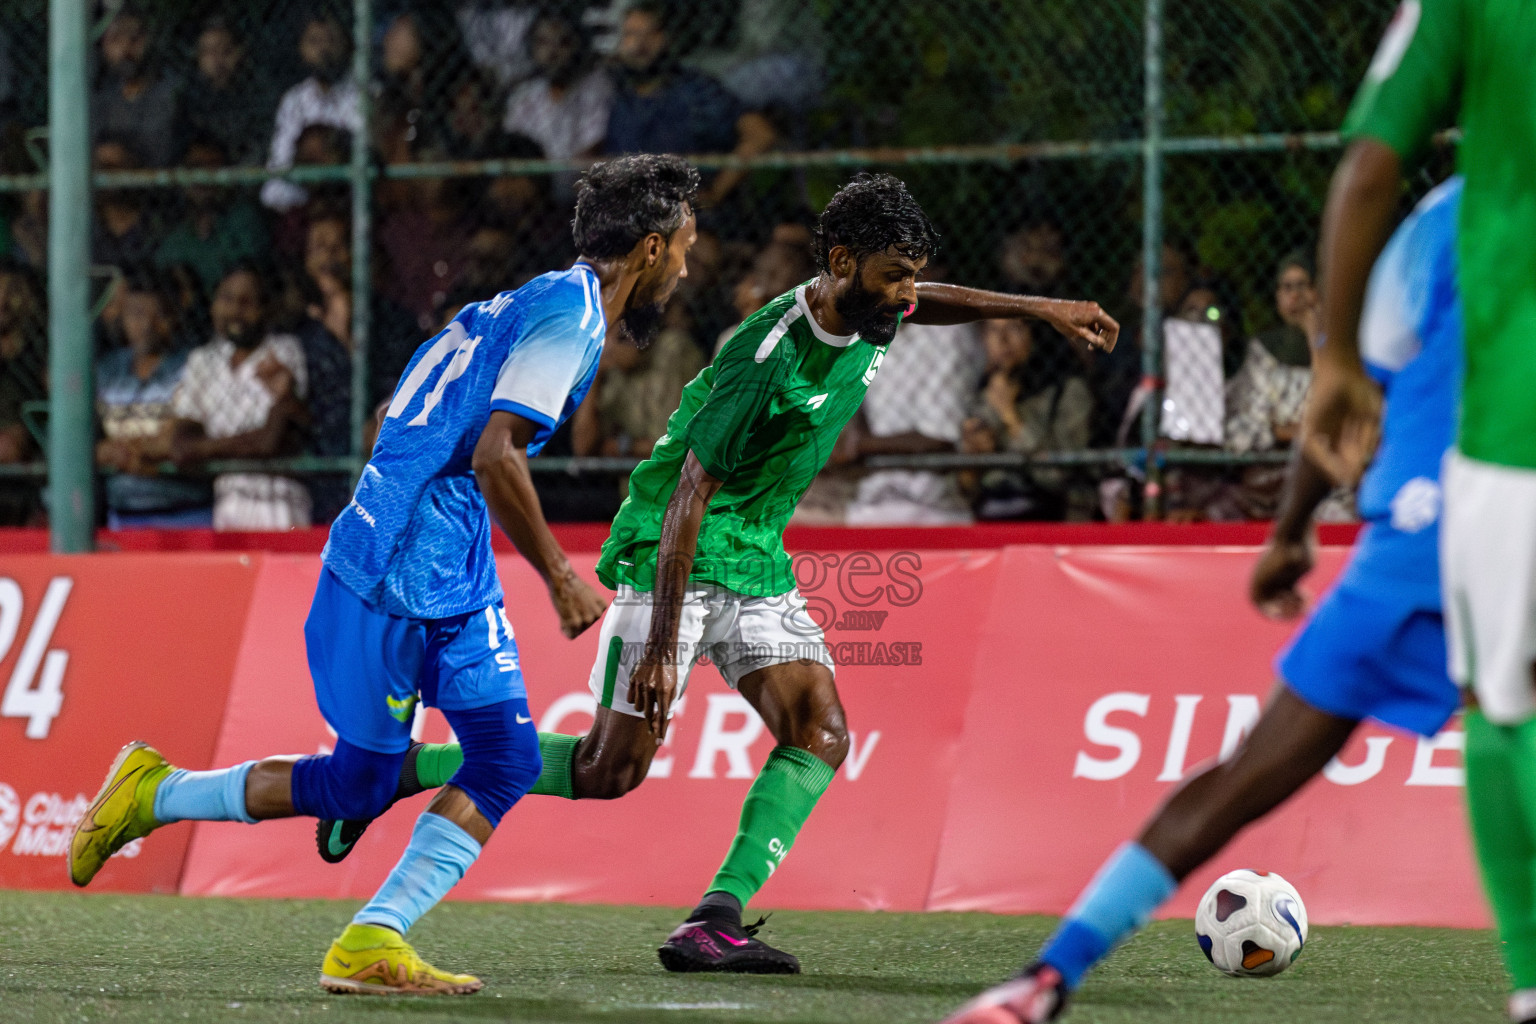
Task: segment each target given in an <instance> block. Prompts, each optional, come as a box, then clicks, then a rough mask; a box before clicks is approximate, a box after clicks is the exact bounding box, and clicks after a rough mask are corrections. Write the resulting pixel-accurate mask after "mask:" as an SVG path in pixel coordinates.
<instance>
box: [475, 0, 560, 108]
mask: <svg viewBox="0 0 1536 1024" xmlns="http://www.w3.org/2000/svg"><path fill="white" fill-rule="evenodd" d="M454 16H455V17H456V18H457V19H458V23H459V29H460V35H461V36H462V38H463V40H464V45H465V46H466V47H467V48H468V49H469V59H470V60H472V61H474V63H475V67H477V68H478V69H480V70H481V71H482V72H484V73H486V74H488V75H490V76H491V77H492V78H493V79H494V80H495V82H496V84H497V86H498V88H499V89H501V90H506V89H509V88H511V87H512V86H515V85H516V84H517V83H518V82H521V81H522V80H523V79H525V78H527V77H528V76H529V75H531V74H533V60H532V58H531V57H530V56H529V54H528V50H529V47H528V30H529V29H531V28H532V27H533V22H534V19H535V18H537V17H538V16H539V8H538V7H537V6H535V5H534V4H532V3H516V2H511V3H503V2H496V3H487V2H485V0H467V2H464V3H461V4H459V5H458V6H457V7H456V8H455V10H454Z"/></svg>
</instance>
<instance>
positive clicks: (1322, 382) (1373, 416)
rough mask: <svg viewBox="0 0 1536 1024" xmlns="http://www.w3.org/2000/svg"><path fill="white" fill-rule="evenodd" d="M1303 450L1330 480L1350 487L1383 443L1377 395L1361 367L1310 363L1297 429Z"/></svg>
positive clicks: (1321, 362) (1379, 394)
mask: <svg viewBox="0 0 1536 1024" xmlns="http://www.w3.org/2000/svg"><path fill="white" fill-rule="evenodd" d="M1301 433H1302V441H1301V444H1302V450H1303V451H1304V452H1305V453H1306V456H1307V458H1309V459H1311V460H1312V462H1313V464H1314V465H1316V466H1317V468H1318V469H1320V470H1322V471H1323V472H1324V473H1326V474H1327V475H1328V479H1330V480H1332V481H1333V482H1334V483H1335V484H1337V485H1339V486H1341V487H1353V486H1354V485H1355V484H1356V483H1358V482H1359V480H1360V475H1361V474H1362V473H1364V472H1365V467H1366V466H1368V465H1370V462H1371V458H1372V457H1373V456H1374V455H1375V454H1376V442H1377V441H1378V440H1380V438H1381V389H1380V388H1379V387H1377V385H1376V382H1375V381H1373V380H1371V378H1370V376H1369V375H1368V374H1367V373H1366V372H1365V367H1363V366H1359V365H1356V366H1352V367H1351V366H1347V365H1344V366H1341V365H1338V364H1336V363H1335V362H1334V361H1333V360H1331V359H1326V358H1319V359H1317V360H1315V361H1314V367H1313V371H1312V388H1311V391H1310V392H1309V394H1308V395H1307V408H1306V412H1305V413H1303V415H1302V423H1301Z"/></svg>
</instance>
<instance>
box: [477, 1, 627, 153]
mask: <svg viewBox="0 0 1536 1024" xmlns="http://www.w3.org/2000/svg"><path fill="white" fill-rule="evenodd" d="M529 52H530V54H531V55H532V57H533V64H534V67H535V68H536V69H537V75H536V76H535V77H534V78H532V79H530V80H529V81H527V82H524V83H523V84H522V85H520V86H518V87H517V88H516V89H515V90H514V91H513V93H512V95H511V96H510V97H509V98H508V99H507V116H506V120H505V121H504V122H503V124H502V127H504V128H505V129H506V130H507V131H509V132H518V133H520V134H523V135H526V136H528V137H529V138H530V139H533V140H534V141H535V142H537V143H538V144H539V145H540V146H542V147H543V148H544V155H545V156H547V157H548V158H549V159H551V160H568V159H570V158H571V157H577V156H594V155H596V154H597V153H598V152H599V150H600V148H601V146H602V142H603V138H604V136H605V135H606V134H607V132H608V111H609V109H610V108H611V107H612V106H613V83H612V82H611V81H610V80H609V78H608V75H607V73H606V72H604V71H603V70H602V69H601V68H598V67H596V66H595V65H594V61H593V59H592V50H591V47H590V46H589V45H588V42H587V38H586V35H585V33H584V32H583V31H582V28H581V25H580V24H579V23H578V22H577V21H576V20H575V19H574V18H572V17H570V16H568V15H565V14H561V13H557V12H554V11H547V12H544V13H542V14H540V15H539V18H538V20H537V21H535V22H534V24H533V31H532V32H531V33H530V34H529Z"/></svg>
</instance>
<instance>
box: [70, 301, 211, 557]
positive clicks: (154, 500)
mask: <svg viewBox="0 0 1536 1024" xmlns="http://www.w3.org/2000/svg"><path fill="white" fill-rule="evenodd" d="M120 301H121V303H122V322H123V336H124V337H125V338H126V339H127V342H128V344H127V347H125V348H119V349H114V350H113V351H111V352H108V353H107V354H106V355H104V356H102V357H101V358H100V359H98V360H97V362H96V414H97V416H99V417H100V419H101V432H102V439H101V441H99V442H97V445H96V465H97V466H98V467H100V468H101V469H104V470H110V471H112V473H113V474H114V475H112V476H108V477H107V480H106V499H107V525H108V526H109V527H111V528H112V529H114V530H123V529H134V528H145V527H155V528H161V529H180V528H192V527H208V526H212V525H213V508H212V502H213V495H212V493H211V492H210V490H209V488H208V485H207V484H206V483H204V482H200V481H194V480H178V479H176V478H174V477H167V476H162V475H161V474H160V473H159V467H160V464H161V463H162V462H163V461H165V460H166V459H168V458H170V454H171V451H170V436H171V429H170V428H171V422H172V415H171V399H172V398H173V396H174V395H175V394H176V388H177V386H178V385H179V384H180V383H181V375H182V371H183V370H184V369H185V368H186V365H187V353H186V352H185V351H184V350H177V349H174V348H173V344H174V339H175V335H176V330H175V321H174V310H175V300H174V299H173V298H172V297H171V295H170V294H169V292H168V291H167V290H166V287H165V285H164V284H163V283H162V282H161V281H160V280H158V279H156V278H155V277H153V276H151V275H149V274H146V273H144V272H142V271H141V272H138V273H133V274H130V275H128V277H127V278H126V279H125V280H124V282H123V285H122V295H121V299H120Z"/></svg>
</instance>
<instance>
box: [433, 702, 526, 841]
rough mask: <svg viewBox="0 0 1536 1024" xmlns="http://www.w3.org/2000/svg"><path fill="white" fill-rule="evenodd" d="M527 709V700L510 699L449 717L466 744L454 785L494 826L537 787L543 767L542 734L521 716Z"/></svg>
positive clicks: (462, 742) (455, 774)
mask: <svg viewBox="0 0 1536 1024" xmlns="http://www.w3.org/2000/svg"><path fill="white" fill-rule="evenodd" d="M526 710H527V704H526V703H525V702H523V701H507V702H505V704H497V705H493V706H491V707H489V708H476V709H474V710H472V711H459V712H455V713H453V714H451V715H450V716H449V723H450V724H451V725H452V726H453V729H454V732H455V733H457V734H458V737H459V744H460V745H461V746H462V747H463V749H464V763H463V764H461V765H460V766H459V770H458V771H457V772H455V773H454V776H453V778H452V779H450V780H449V784H450V785H453V786H455V787H457V788H458V789H460V790H463V791H464V793H465V794H466V795H467V796H468V797H469V798H470V799H471V800H472V801H474V804H475V809H476V810H478V811H479V812H480V813H481V814H482V815H484V816H485V819H486V820H487V821H489V822H490V823H491V827H492V828H495V827H496V826H497V825H499V824H501V819H502V817H503V816H505V815H506V813H507V812H508V811H509V810H511V809H512V805H513V804H515V803H517V802H518V801H519V800H521V799H522V798H523V796H524V795H525V794H526V793H527V792H528V790H530V789H532V788H533V784H534V783H535V782H536V781H538V778H539V773H540V772H541V771H543V768H544V760H543V758H542V756H540V754H539V737H538V733H537V732H535V731H534V729H533V727H532V726H531V725H529V724H528V723H527V722H526V721H518V719H519V718H520V717H521V712H523V711H526Z"/></svg>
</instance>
